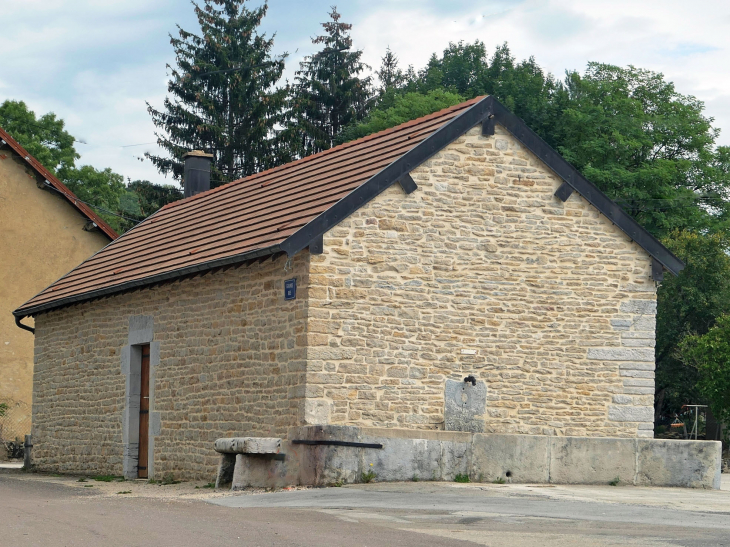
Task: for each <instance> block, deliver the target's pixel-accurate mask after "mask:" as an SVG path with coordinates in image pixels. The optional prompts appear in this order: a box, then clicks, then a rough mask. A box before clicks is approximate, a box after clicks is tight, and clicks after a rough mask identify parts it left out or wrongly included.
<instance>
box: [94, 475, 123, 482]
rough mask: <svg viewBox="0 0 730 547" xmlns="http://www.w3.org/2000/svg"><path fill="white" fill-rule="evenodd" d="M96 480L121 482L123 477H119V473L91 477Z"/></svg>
mask: <svg viewBox="0 0 730 547" xmlns="http://www.w3.org/2000/svg"><path fill="white" fill-rule="evenodd" d="M92 478H93V479H94V480H95V481H97V482H114V481H116V482H123V481H124V477H120V476H119V475H97V476H96V477H92Z"/></svg>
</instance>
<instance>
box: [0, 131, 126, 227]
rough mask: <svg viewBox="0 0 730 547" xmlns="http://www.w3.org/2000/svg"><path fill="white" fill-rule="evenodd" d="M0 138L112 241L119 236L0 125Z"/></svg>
mask: <svg viewBox="0 0 730 547" xmlns="http://www.w3.org/2000/svg"><path fill="white" fill-rule="evenodd" d="M0 138H2V139H3V140H4V141H5V142H6V143H7V144H8V146H9V147H10V148H11V149H12V150H13V151H14V152H15V153H16V154H18V155H19V156H21V157H22V158H23V159H24V160H25V161H26V162H27V163H29V164H30V166H31V167H32V168H33V169H34V170H35V171H36V173H38V174H39V175H41V176H42V177H43V178H45V179H46V180H47V181H48V182H49V183H50V185H51V186H53V188H54V189H55V190H56V191H58V192H59V193H60V194H62V195H63V197H65V198H66V200H67V201H68V202H69V203H71V204H72V205H73V206H74V207H76V208H77V209H78V210H79V211H80V212H81V213H82V214H83V215H84V216H86V218H87V219H89V220H90V221H92V222H94V223H95V224H96V225H97V226H98V227H99V229H100V230H101V231H102V232H104V233H105V234H106V235H107V236H108V237H109V238H110V239H111V240H112V241H114V240H115V239H117V238H118V237H119V234H117V232H116V231H115V230H114V228H112V227H111V226H109V224H107V223H106V221H105V220H104V219H102V218H101V217H100V216H99V215H97V214H96V213H95V212H94V211H93V210H92V209H91V208H90V207H89V206H88V205H86V204H85V203H83V202H81V200H79V198H78V197H77V196H76V194H74V193H73V192H72V191H71V190H70V189H69V188H68V186H66V185H65V184H63V183H62V182H61V181H60V180H59V179H58V178H57V177H56V176H55V175H54V174H53V173H51V171H50V170H49V169H48V168H47V167H45V166H44V165H43V164H42V163H41V162H39V161H38V160H37V159H36V158H35V157H33V156H32V155H31V154H30V153H29V152H28V151H27V150H26V149H25V148H23V147H22V146H21V145H20V143H19V142H18V141H16V140H15V139H14V138H13V137H12V136H11V135H10V133H8V132H7V131H5V130H4V129H3V128H2V127H0Z"/></svg>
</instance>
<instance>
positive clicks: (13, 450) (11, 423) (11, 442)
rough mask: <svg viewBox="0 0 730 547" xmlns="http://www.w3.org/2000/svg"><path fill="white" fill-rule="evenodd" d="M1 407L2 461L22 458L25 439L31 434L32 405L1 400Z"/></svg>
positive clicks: (0, 445)
mask: <svg viewBox="0 0 730 547" xmlns="http://www.w3.org/2000/svg"><path fill="white" fill-rule="evenodd" d="M0 405H2V406H0V408H1V409H2V410H3V411H2V412H0V414H2V416H0V460H2V459H5V458H22V457H23V444H24V438H25V436H26V435H28V434H30V426H31V408H30V405H29V404H28V403H25V402H23V401H15V400H13V399H0Z"/></svg>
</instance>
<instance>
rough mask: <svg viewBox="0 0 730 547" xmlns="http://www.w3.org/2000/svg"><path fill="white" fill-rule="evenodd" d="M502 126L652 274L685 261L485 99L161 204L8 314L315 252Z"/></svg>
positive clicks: (561, 194) (18, 314)
mask: <svg viewBox="0 0 730 547" xmlns="http://www.w3.org/2000/svg"><path fill="white" fill-rule="evenodd" d="M480 123H481V124H482V132H483V134H485V135H486V134H493V133H494V124H495V123H499V124H500V125H502V126H503V127H505V128H506V129H507V130H508V131H509V132H510V133H511V134H512V135H514V137H515V138H516V139H517V140H518V141H519V142H520V143H521V144H522V145H523V146H524V147H525V148H527V149H528V150H530V151H531V152H532V153H533V154H535V155H536V156H537V157H538V158H539V159H540V160H542V161H543V162H544V163H545V164H546V165H547V166H548V167H549V168H550V169H552V170H553V171H554V172H555V173H556V174H557V175H558V176H559V177H560V178H561V179H562V180H563V181H564V183H563V185H562V186H561V187H560V189H559V190H558V191H557V192H556V195H557V196H558V197H559V198H560V199H562V200H563V201H565V200H566V199H567V198H568V197H569V196H570V194H571V193H572V192H574V191H575V192H578V193H579V194H580V195H581V196H582V197H583V198H585V199H586V200H587V201H588V202H590V203H591V204H592V205H593V206H595V207H596V208H597V209H598V210H599V211H600V212H601V213H603V214H604V215H606V217H607V218H608V219H609V220H611V221H612V222H613V223H614V224H615V225H616V226H618V227H619V228H620V229H621V230H623V231H624V232H625V233H626V234H627V235H628V236H629V237H630V238H631V239H633V240H634V241H635V242H636V243H637V244H638V245H640V246H641V247H642V248H644V249H645V250H646V252H647V253H648V254H649V255H650V256H651V257H653V259H654V260H653V264H654V267H653V275H654V277H655V279H661V274H662V270H663V268H666V269H667V270H669V271H670V272H672V273H673V274H675V275H676V274H678V273H679V272H680V271H681V270H682V268H683V267H684V264H683V263H682V261H681V260H679V259H678V258H677V257H675V256H674V255H673V254H672V253H671V252H670V251H669V250H668V249H667V248H666V247H664V246H663V245H662V244H661V243H660V242H659V241H658V240H657V239H656V238H655V237H653V236H652V235H651V234H650V233H649V232H648V231H646V230H645V229H644V228H642V227H641V226H640V225H639V224H638V223H637V222H636V221H635V220H634V219H633V218H631V217H630V216H629V215H628V214H627V213H625V212H624V211H623V210H622V209H621V208H620V207H619V206H618V205H616V204H615V203H614V202H613V201H611V200H610V199H609V198H608V197H607V196H606V195H605V194H603V193H602V192H601V191H600V190H599V189H598V188H597V187H596V186H594V185H593V184H592V183H590V182H589V181H588V180H586V179H585V177H583V176H582V175H581V174H580V173H579V172H578V171H577V170H576V169H575V168H574V167H573V166H571V165H570V164H569V163H568V162H567V161H565V160H564V159H563V158H562V157H561V156H560V155H559V154H558V153H557V152H556V151H555V150H553V149H552V148H551V147H550V146H548V145H547V143H545V141H543V140H542V139H541V138H540V137H539V136H537V134H535V133H534V132H533V131H532V130H530V129H529V128H528V127H527V125H526V124H525V123H524V122H523V121H522V120H521V119H519V118H518V117H517V116H515V115H514V114H512V113H510V112H509V111H508V110H507V109H506V108H505V107H504V106H503V105H502V104H501V103H499V101H497V100H496V99H494V98H493V97H491V96H488V97H478V98H476V99H473V100H471V101H467V102H465V103H462V104H459V105H456V106H453V107H451V108H447V109H444V110H442V111H440V112H436V113H434V114H431V115H429V116H425V117H423V118H419V119H417V120H413V121H410V122H407V123H405V124H402V125H399V126H397V127H394V128H392V129H388V130H385V131H381V132H379V133H376V134H373V135H369V136H367V137H364V138H362V139H358V140H356V141H353V142H350V143H346V144H343V145H340V146H337V147H334V148H332V149H330V150H326V151H324V152H321V153H319V154H314V155H312V156H308V157H306V158H302V159H301V160H297V161H295V162H291V163H288V164H286V165H282V166H280V167H276V168H274V169H270V170H268V171H264V172H262V173H258V174H256V175H252V176H250V177H246V178H244V179H241V180H239V181H235V182H231V183H229V184H226V185H224V186H221V187H219V188H216V189H214V190H210V191H208V192H203V193H201V194H197V195H195V196H193V197H190V198H187V199H184V200H180V201H178V202H175V203H172V204H169V205H167V206H165V207H163V208H162V209H161V210H160V211H158V212H157V213H155V214H154V215H152V216H151V217H149V218H147V219H146V220H145V221H144V222H142V223H140V224H139V225H138V226H136V227H135V228H134V229H132V230H130V231H129V232H127V233H126V234H124V235H123V236H122V237H120V238H119V239H117V240H116V241H114V242H113V243H112V244H110V245H108V246H107V247H105V248H104V249H102V250H101V251H100V252H98V253H97V254H95V255H94V256H93V257H91V258H90V259H88V260H87V261H85V262H84V263H82V264H81V265H80V266H78V267H77V268H76V269H74V270H73V271H71V272H70V273H69V274H67V275H65V276H64V277H63V278H61V279H60V280H58V281H56V282H55V283H54V284H52V285H51V286H49V287H48V288H46V289H45V290H43V291H42V292H41V293H39V294H38V295H36V296H35V297H33V298H32V299H31V300H29V301H28V302H26V303H25V304H23V305H22V306H21V307H20V308H18V309H17V310H15V311H14V312H13V313H14V314H15V316H16V317H19V318H22V317H25V316H28V315H34V314H37V313H41V312H44V311H48V310H51V309H54V308H58V307H62V306H66V305H70V304H74V303H77V302H83V301H88V300H91V299H94V298H100V297H105V296H109V295H111V294H116V293H120V292H124V291H127V290H132V289H137V288H139V287H143V286H147V285H152V284H157V283H161V282H166V281H168V280H172V279H177V278H180V277H185V276H190V275H194V274H197V273H199V272H203V271H208V270H212V269H217V268H221V267H226V266H230V265H233V264H240V263H243V262H246V261H250V260H256V259H261V258H262V257H266V256H276V255H280V254H284V253H286V254H287V255H288V256H293V255H294V254H296V253H297V252H299V251H301V250H302V249H304V248H307V247H309V249H310V251H312V252H321V248H322V236H323V234H324V233H325V232H327V231H328V230H329V229H331V228H332V227H334V226H335V225H337V224H338V223H339V222H340V221H341V220H343V219H344V218H346V217H348V216H349V215H350V214H352V213H353V212H354V211H356V210H357V209H359V208H360V207H362V206H363V205H365V204H366V203H368V202H369V201H371V200H372V199H373V198H375V197H376V196H377V195H379V194H380V193H381V192H383V191H384V190H385V189H387V188H388V187H390V186H391V185H393V184H395V183H399V184H400V185H401V186H402V187H403V189H404V190H405V192H406V193H410V192H412V191H414V190H415V189H416V184H415V182H414V181H413V180H412V179H411V177H410V175H409V172H410V171H412V170H413V169H415V168H416V167H418V166H419V165H421V164H422V163H423V162H425V161H427V160H428V159H429V158H431V157H432V156H433V155H434V154H436V153H438V152H439V151H440V150H442V149H443V148H444V147H446V146H447V145H448V144H450V143H451V142H453V141H454V140H456V139H457V138H459V137H460V136H461V135H463V134H464V133H465V132H466V131H468V130H469V129H471V128H472V127H474V126H475V125H477V124H480Z"/></svg>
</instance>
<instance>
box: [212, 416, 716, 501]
mask: <svg viewBox="0 0 730 547" xmlns="http://www.w3.org/2000/svg"><path fill="white" fill-rule="evenodd" d="M297 440H299V441H302V440H304V441H340V442H341V441H345V442H355V443H367V444H382V445H383V447H382V448H362V447H352V446H333V445H326V444H321V445H311V444H300V443H295V442H294V441H297ZM721 446H722V445H721V443H720V442H718V441H675V440H663V439H620V438H609V437H549V436H539V435H487V434H480V433H466V432H453V431H418V430H409V429H380V428H365V427H354V426H336V425H328V426H304V427H297V428H293V429H291V430H290V431H289V434H288V439H287V440H282V442H281V449H280V453H279V454H276V455H275V456H274V455H270V456H266V455H261V454H251V455H248V454H237V455H236V465H235V472H234V473H233V479H232V488H233V489H241V488H246V487H249V486H254V487H266V488H274V487H277V488H280V487H284V486H291V485H313V486H328V485H333V484H337V483H357V482H363V481H365V480H366V479H367V478H368V474H371V473H372V475H370V476H371V477H372V480H375V481H378V482H383V481H410V480H438V481H453V480H454V479H455V477H456V476H457V475H466V476H468V477H469V478H470V480H471V481H472V482H494V481H501V480H504V481H505V482H512V483H532V484H608V483H610V482H612V481H615V480H616V479H618V481H619V484H632V485H636V486H673V487H685V488H707V489H719V488H720V473H721ZM225 456H227V455H224V457H223V458H222V460H226V457H225ZM227 457H228V460H227V461H228V462H229V464H228V465H230V463H231V462H230V456H227ZM222 463H223V465H225V462H222ZM229 476H230V475H229ZM225 482H227V481H225Z"/></svg>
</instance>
